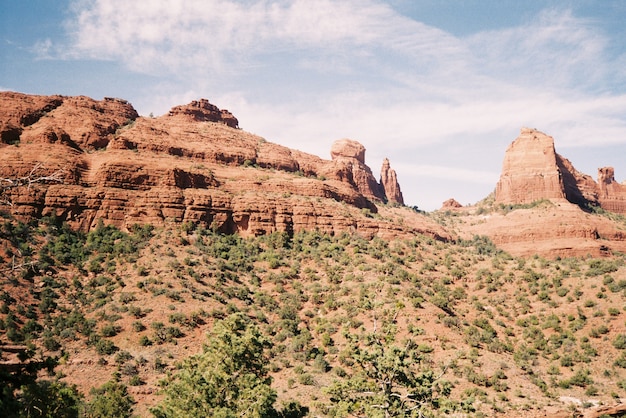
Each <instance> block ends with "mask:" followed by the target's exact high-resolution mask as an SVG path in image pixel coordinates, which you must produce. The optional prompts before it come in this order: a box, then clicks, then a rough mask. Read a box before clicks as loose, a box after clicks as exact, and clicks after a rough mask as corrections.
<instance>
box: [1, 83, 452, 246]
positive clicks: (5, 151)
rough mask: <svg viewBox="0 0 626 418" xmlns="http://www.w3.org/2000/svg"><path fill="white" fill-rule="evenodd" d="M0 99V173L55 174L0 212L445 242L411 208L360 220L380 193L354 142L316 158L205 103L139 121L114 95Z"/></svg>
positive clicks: (16, 193) (85, 223)
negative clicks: (401, 214)
mask: <svg viewBox="0 0 626 418" xmlns="http://www.w3.org/2000/svg"><path fill="white" fill-rule="evenodd" d="M1 98H2V101H1V102H0V103H1V106H0V127H2V129H3V130H2V131H0V133H1V134H2V135H3V136H2V138H7V137H8V138H13V139H15V141H16V142H13V140H11V141H4V140H3V142H2V143H0V177H14V176H25V175H28V173H29V172H30V171H31V170H33V168H34V167H38V168H37V174H38V175H48V174H50V173H59V172H61V173H62V176H63V182H62V183H51V184H34V185H32V187H29V188H17V189H11V190H9V191H8V192H6V194H5V196H4V197H5V198H7V199H8V200H9V201H10V202H11V203H12V205H11V206H7V205H4V206H3V207H2V208H1V210H3V211H10V212H12V213H13V214H14V215H15V216H18V217H22V218H29V217H41V216H46V215H56V216H59V217H60V218H61V219H65V220H67V221H68V222H69V223H70V224H72V225H74V226H75V227H77V228H82V229H84V230H88V229H90V228H92V227H94V226H95V225H96V224H97V222H98V220H103V221H104V222H105V223H110V224H114V225H116V226H118V227H121V228H129V227H131V226H132V225H133V224H136V223H152V224H155V225H159V224H163V223H167V222H183V221H191V222H196V223H202V224H204V225H206V226H210V227H214V228H216V229H218V230H221V231H224V232H229V233H230V232H238V233H240V234H242V235H244V236H245V235H260V234H267V233H271V232H274V231H287V232H295V231H298V230H303V229H317V230H320V231H323V232H328V233H339V232H341V231H355V232H357V233H360V234H362V235H364V236H369V237H371V236H381V237H382V236H385V237H389V236H399V235H402V234H407V235H410V234H413V233H415V232H421V233H425V234H428V235H430V236H433V237H435V238H439V239H448V238H451V237H450V235H449V234H448V233H447V232H446V231H445V230H444V229H443V228H441V227H440V226H438V225H436V224H435V223H434V222H432V221H430V220H429V219H427V218H425V217H423V216H421V217H420V215H417V214H411V213H410V211H409V214H408V215H407V216H414V217H416V219H415V221H411V222H409V221H407V222H406V223H405V225H402V226H399V225H397V224H396V223H394V222H392V221H391V220H385V219H383V218H382V217H378V218H369V217H367V216H365V215H364V214H363V213H362V211H361V209H364V208H366V209H369V213H372V212H378V211H379V208H378V207H377V206H376V202H380V201H383V199H382V197H384V195H382V194H381V193H380V190H379V188H378V184H377V183H376V181H375V180H373V176H372V175H371V170H370V169H369V168H368V167H367V166H366V165H365V163H364V147H363V146H362V145H360V144H358V143H356V141H351V142H349V143H347V144H344V145H347V146H344V147H343V148H342V147H338V150H339V151H338V152H339V154H337V157H336V159H335V160H324V159H322V158H319V157H317V156H314V155H311V154H306V153H303V152H300V151H297V150H291V149H289V148H286V147H283V146H280V145H277V144H272V143H270V142H268V141H265V140H264V139H263V138H261V137H258V136H256V135H252V134H249V133H247V132H245V131H242V130H240V129H234V128H233V126H236V124H233V123H227V121H228V120H229V119H228V118H226V119H225V118H224V116H223V115H224V113H223V112H222V111H220V112H219V114H220V115H221V118H222V119H220V120H218V121H216V122H215V121H211V118H212V117H213V116H217V113H216V112H217V111H216V110H215V109H217V107H215V106H213V105H210V104H209V103H208V102H207V101H203V100H201V101H198V102H193V103H192V104H190V105H188V106H179V107H176V108H174V109H173V110H172V112H170V113H169V114H167V115H164V116H162V117H158V118H144V117H137V114H136V112H135V110H134V109H133V108H132V106H131V105H130V104H128V103H126V102H124V101H121V100H117V99H105V100H103V101H95V100H92V99H88V98H84V97H61V96H53V97H40V96H27V95H22V94H18V93H2V96H1ZM42 109H47V110H45V111H44V110H42ZM20 115H21V116H20ZM29 115H30V116H29ZM33 115H34V116H33ZM207 115H213V116H207ZM133 118H134V119H133ZM233 118H234V117H233ZM25 120H27V121H28V123H29V124H26V122H24V121H25ZM225 120H226V121H225ZM234 120H236V119H234ZM129 121H130V122H129ZM96 148H97V150H96ZM348 149H351V150H352V151H350V152H349V153H348V152H347V150H348ZM335 150H337V149H335ZM87 151H88V152H87ZM381 196H382V197H381ZM385 210H387V209H385ZM417 218H419V219H417ZM407 219H408V218H407ZM409 225H412V226H409Z"/></svg>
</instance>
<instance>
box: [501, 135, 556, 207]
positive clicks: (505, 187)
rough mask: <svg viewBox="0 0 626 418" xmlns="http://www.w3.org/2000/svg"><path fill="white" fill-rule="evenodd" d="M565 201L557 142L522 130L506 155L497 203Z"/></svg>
mask: <svg viewBox="0 0 626 418" xmlns="http://www.w3.org/2000/svg"><path fill="white" fill-rule="evenodd" d="M564 198H565V191H564V185H563V178H562V174H561V171H560V170H559V167H558V165H557V157H556V152H555V150H554V140H553V139H552V137H550V136H547V135H545V134H543V133H541V132H539V131H536V130H534V129H527V128H524V129H522V131H521V133H520V136H519V137H518V138H517V139H516V140H515V141H513V143H512V144H511V145H510V146H509V147H508V148H507V150H506V153H505V154H504V162H503V163H502V173H501V175H500V181H498V184H497V186H496V203H504V204H510V203H516V204H517V203H530V202H534V201H536V200H541V199H564Z"/></svg>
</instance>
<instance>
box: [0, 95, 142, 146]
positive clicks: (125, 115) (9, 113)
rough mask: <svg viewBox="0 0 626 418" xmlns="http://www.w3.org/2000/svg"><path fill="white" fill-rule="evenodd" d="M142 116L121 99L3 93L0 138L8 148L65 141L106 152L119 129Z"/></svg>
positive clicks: (0, 108) (1, 96) (0, 109)
mask: <svg viewBox="0 0 626 418" xmlns="http://www.w3.org/2000/svg"><path fill="white" fill-rule="evenodd" d="M138 116H139V115H138V114H137V111H136V110H135V109H134V108H133V107H132V105H131V104H130V103H128V102H127V101H125V100H121V99H113V98H105V99H104V100H99V101H98V100H93V99H91V98H89V97H84V96H77V97H66V96H31V95H25V94H22V93H15V92H0V138H2V141H1V143H4V144H16V143H18V142H20V143H37V142H43V143H53V142H57V141H61V142H65V143H69V144H70V145H71V146H72V147H73V148H84V149H85V150H89V149H97V148H104V147H106V146H107V145H108V143H109V141H110V140H111V139H112V138H113V136H114V135H115V133H116V131H117V130H118V129H120V128H122V127H123V126H125V125H128V124H130V123H132V122H133V121H134V120H135V119H136V118H137V117H138ZM26 128H29V129H26ZM1 143H0V145H1Z"/></svg>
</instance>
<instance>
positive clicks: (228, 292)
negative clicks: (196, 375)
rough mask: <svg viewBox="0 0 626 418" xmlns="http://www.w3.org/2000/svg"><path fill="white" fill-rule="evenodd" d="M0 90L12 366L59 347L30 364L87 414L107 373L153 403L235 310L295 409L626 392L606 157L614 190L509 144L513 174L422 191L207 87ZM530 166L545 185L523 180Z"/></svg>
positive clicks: (597, 397) (551, 409) (514, 405)
mask: <svg viewBox="0 0 626 418" xmlns="http://www.w3.org/2000/svg"><path fill="white" fill-rule="evenodd" d="M2 94H3V95H4V96H3V98H4V100H3V101H2V104H3V106H4V110H2V112H0V114H2V124H1V127H2V129H1V131H2V144H1V145H0V160H2V165H0V179H2V180H5V182H4V183H2V186H3V189H2V195H0V197H1V198H2V203H1V206H0V212H1V213H2V215H3V218H2V220H1V228H0V260H1V261H0V272H1V274H2V276H1V279H0V280H1V282H0V286H1V288H2V289H1V290H0V292H1V293H0V295H1V303H2V304H1V306H0V344H2V345H0V355H1V356H2V358H1V359H0V361H1V363H0V377H1V378H2V379H5V381H6V382H9V381H10V380H9V378H8V377H7V376H10V375H11V374H12V373H13V374H15V373H17V372H19V371H22V372H24V373H25V372H26V370H27V366H28V365H41V366H43V365H44V364H43V363H38V361H42V360H43V359H45V358H46V357H50V358H53V359H56V363H57V364H56V367H55V368H54V373H55V374H54V375H53V376H52V377H51V376H47V375H45V374H43V373H40V375H39V380H41V381H48V380H52V381H57V380H58V382H62V383H63V384H66V385H76V392H75V393H81V394H83V395H84V400H83V401H82V404H83V405H87V406H81V407H80V408H83V409H81V411H82V412H81V414H83V415H84V416H103V415H98V414H97V413H96V412H94V411H100V412H101V411H102V409H97V407H98V406H99V405H100V406H101V404H99V403H98V402H101V401H102V399H103V398H102V396H100V395H101V393H103V392H102V391H105V389H103V388H106V387H107V385H109V386H108V387H109V388H110V387H111V386H110V385H111V382H115V384H116V385H117V384H119V385H120V387H125V388H126V389H125V390H127V392H128V395H129V396H130V397H132V399H133V401H134V403H133V404H132V410H133V412H134V413H135V414H136V415H137V416H151V415H152V414H151V412H150V411H151V410H152V408H154V407H155V406H157V405H163V402H164V401H165V399H166V398H167V397H168V396H169V395H168V393H169V392H167V388H168V387H174V386H173V385H174V384H175V382H176V381H177V380H176V379H177V377H176V376H180V375H181V373H183V372H184V366H181V364H183V363H184V361H185V359H189V358H190V356H195V355H199V354H201V353H203V350H205V351H204V352H205V353H206V352H207V351H206V350H208V348H204V349H203V347H208V346H211V344H213V343H214V342H215V340H216V338H217V335H216V334H214V330H215V329H216V328H219V327H220V326H222V324H224V323H228V321H232V320H233V318H238V316H237V315H238V314H243V317H244V318H249V320H250V323H251V324H252V325H253V326H254V327H255V329H258V331H259V335H260V337H262V339H266V340H267V341H268V342H269V344H268V345H267V346H266V347H265V349H264V351H263V353H264V354H263V357H262V360H263V361H261V364H262V366H263V367H262V369H263V372H264V371H267V373H268V374H269V376H271V378H272V382H271V387H272V388H273V389H274V390H275V391H276V396H277V400H276V402H275V406H276V409H278V410H279V411H281V414H282V415H280V416H292V417H295V416H379V415H380V416H384V412H385V408H387V409H386V410H387V412H389V410H391V408H392V406H393V407H396V406H397V405H395V404H393V405H391V404H383V403H380V402H379V401H380V399H386V400H387V401H389V402H391V401H390V400H396V401H397V400H398V399H400V400H402V402H400V401H398V402H400V403H401V404H402V405H403V408H405V411H408V412H406V413H405V416H418V413H423V414H425V415H432V416H444V415H451V416H498V415H500V416H521V417H535V416H553V417H557V416H559V417H565V416H579V415H581V414H584V415H585V416H601V415H602V414H614V415H616V414H619V413H621V412H620V411H623V410H624V409H626V402H624V399H626V329H625V323H626V313H625V309H626V305H625V304H624V297H625V295H626V266H625V258H624V251H625V250H626V247H624V242H625V241H626V240H625V236H626V235H625V234H624V232H623V231H625V230H626V219H625V218H624V217H623V215H620V214H619V213H615V212H610V211H609V210H610V208H606V209H604V206H602V205H604V203H603V202H605V201H610V202H611V205H613V206H611V208H613V209H615V208H619V207H620V206H619V205H621V203H620V202H621V200H620V199H621V198H620V196H621V195H620V193H621V188H620V187H621V186H620V185H619V184H614V183H615V182H614V179H613V181H611V182H606V181H605V183H604V184H611V186H610V189H611V190H613V191H612V192H610V193H609V194H607V195H605V197H604V198H603V199H604V200H602V199H600V198H599V197H598V199H597V201H596V202H591V201H585V202H580V201H575V202H572V201H570V200H568V198H567V197H568V196H572V194H571V191H572V190H574V189H573V188H572V187H571V184H572V183H567V182H561V183H559V182H558V179H559V178H564V176H563V174H562V173H563V171H561V174H560V175H559V174H558V173H559V172H558V171H557V172H556V173H557V174H556V175H555V176H554V177H553V180H554V179H556V180H557V181H556V182H553V181H552V180H550V181H546V182H544V183H539V182H534V183H532V182H528V181H527V182H523V181H520V180H519V179H520V178H524V177H526V178H531V179H535V180H536V179H545V178H546V176H545V173H544V172H543V170H546V172H547V171H550V170H552V171H553V166H551V165H550V164H551V163H550V164H544V163H545V161H544V162H543V163H541V164H535V165H534V166H532V168H531V169H528V170H526V171H524V170H520V169H519V167H517V168H516V167H515V165H514V164H512V163H511V162H512V161H517V162H518V163H523V161H524V160H525V159H524V158H510V157H511V154H510V153H509V154H507V156H505V164H504V167H503V178H506V179H507V182H508V183H506V184H508V185H509V186H507V187H508V189H506V188H505V187H504V186H502V184H505V182H504V181H502V180H501V183H500V184H501V185H499V186H498V187H497V188H496V194H495V196H494V197H493V198H488V199H485V200H484V201H483V202H480V203H479V204H477V205H476V206H472V207H459V206H460V205H454V204H453V203H449V205H448V206H447V207H446V209H445V210H441V211H438V212H435V213H431V214H423V213H418V212H416V211H415V210H413V209H411V208H408V207H404V206H402V202H401V199H402V194H401V191H400V186H399V184H398V182H399V181H398V179H397V176H396V174H395V172H393V171H392V170H391V168H390V164H389V161H384V162H383V168H384V169H383V173H385V174H383V175H381V179H380V180H379V181H377V180H376V179H374V177H373V175H372V172H371V170H370V169H369V167H368V166H367V165H366V164H365V147H364V146H363V145H361V144H359V143H358V142H356V141H352V140H340V141H337V142H336V143H335V144H334V145H333V148H332V150H331V160H324V159H322V158H319V157H316V156H312V155H308V154H305V153H301V152H299V151H296V150H290V149H288V148H285V147H281V146H280V145H276V144H272V143H270V142H268V141H266V140H265V139H263V138H260V137H258V136H254V135H251V134H248V133H246V132H244V131H242V130H240V129H238V121H237V119H236V118H235V117H234V116H233V115H232V114H230V113H229V112H227V111H224V110H220V109H218V108H217V107H215V106H213V105H211V104H210V103H208V102H207V101H199V102H193V103H191V104H190V105H186V106H180V107H176V108H174V109H172V111H171V112H170V113H169V114H168V115H164V116H161V117H158V118H144V117H139V116H138V115H137V114H136V112H134V110H133V109H132V106H130V104H128V103H127V102H125V101H121V100H118V99H105V100H104V101H94V100H92V99H88V98H67V97H61V96H58V97H57V96H27V95H21V94H18V93H2ZM528 132H530V131H528ZM528 132H526V131H523V132H522V136H524V135H526V136H528ZM530 137H532V135H530ZM537 142H538V143H539V144H540V145H541V146H545V145H546V143H545V141H544V142H542V141H537ZM519 148H520V147H516V149H519ZM522 148H523V147H522ZM548 148H550V147H549V143H548ZM525 149H526V151H525V152H527V153H529V154H530V155H539V154H537V153H536V152H535V151H534V150H535V148H532V147H530V148H525ZM552 149H554V145H553V143H552ZM517 155H518V157H519V155H520V154H517ZM541 155H546V154H541ZM513 157H515V155H513ZM551 158H552V157H551ZM553 158H554V161H561V165H560V166H559V165H558V163H556V162H555V165H554V167H556V168H557V169H559V170H562V167H564V165H563V163H562V161H563V160H562V157H560V156H559V157H557V154H556V153H554V157H553ZM559 158H561V159H559ZM550 161H552V160H550ZM529 167H530V166H529ZM559 167H561V168H559ZM568 170H569V171H568V173H574V171H572V170H573V169H568ZM609 171H610V170H604V171H603V172H604V173H609ZM529 173H530V174H529ZM610 173H612V171H610ZM610 173H609V174H607V175H606V176H605V177H604V178H607V176H608V177H612V174H610ZM565 177H566V176H565ZM578 178H583V177H581V176H579V177H578ZM591 181H593V180H591ZM529 184H532V185H533V186H532V187H533V188H532V190H534V191H535V192H533V193H535V194H533V196H534V197H533V199H532V200H531V201H529V202H526V201H518V200H515V199H514V198H513V197H514V196H525V195H523V194H520V193H518V192H516V190H518V188H522V189H523V188H524V187H528V185H529ZM575 184H576V185H577V186H576V187H577V190H579V191H580V190H582V189H583V187H582V186H580V184H582V183H581V182H578V183H575ZM585 184H587V185H588V188H587V189H584V190H592V189H593V187H596V186H592V185H591V183H588V182H587V183H585ZM598 184H599V183H598ZM546 185H550V187H547V186H546ZM568 185H569V186H568ZM598 187H600V186H598ZM566 189H567V190H568V191H569V192H568V193H570V194H569V195H568V194H567V193H565V190H566ZM505 190H508V191H505ZM593 190H595V189H593ZM607 190H608V189H607ZM516 193H517V194H516ZM542 193H543V194H542ZM611 193H612V194H611ZM545 194H550V195H545ZM503 196H512V197H511V198H504V197H503ZM586 196H591V195H590V194H587V195H586ZM607 196H608V197H607ZM507 199H508V200H507ZM587 203H589V205H588V204H587ZM592 203H596V205H595V206H594V205H593V204H592ZM616 212H619V211H616ZM208 352H209V353H211V352H210V351H208ZM15 353H17V354H18V355H16V354H15ZM19 355H22V358H21V359H20V358H18V357H19ZM398 359H401V360H402V362H397V361H398ZM189 361H193V360H187V362H189ZM185 364H189V363H185ZM213 366H215V367H217V366H219V365H217V366H216V365H213ZM397 370H401V371H402V374H401V375H400V374H393V373H392V376H395V377H394V378H393V379H391V381H393V384H390V385H387V384H386V383H385V382H387V380H386V378H385V377H384V376H385V375H384V373H383V372H388V373H391V371H394V373H396V372H397ZM378 372H380V373H378ZM377 373H378V374H377ZM235 374H236V373H235ZM416 382H417V383H418V384H417V386H411V385H415V384H416ZM387 386H389V387H390V388H391V389H390V391H391V392H390V393H388V396H387V397H385V396H386V395H385V393H386V392H384V391H383V390H382V389H379V388H381V387H387ZM70 387H71V386H70ZM116 387H117V386H116ZM93 388H96V389H97V388H100V392H98V391H97V390H96V391H95V392H93V391H92V389H93ZM119 390H120V392H118V395H119V393H121V392H122V390H121V389H119ZM17 393H18V394H19V392H17ZM25 393H27V394H28V393H29V392H28V391H26V392H25ZM182 395H183V396H180V397H184V396H185V394H182ZM409 395H411V396H409ZM120 397H124V398H126V399H127V398H128V397H127V396H125V395H124V396H122V395H120ZM33 402H34V401H33ZM35 404H36V402H35ZM381 405H383V406H384V405H387V406H384V407H381ZM3 406H4V405H3V404H1V403H0V408H1V407H3ZM128 410H129V408H126V411H128ZM14 412H15V411H14ZM89 414H91V415H89ZM349 414H352V415H349ZM377 414H378V415H377ZM391 415H392V416H399V414H397V413H395V414H391ZM16 416H19V414H16Z"/></svg>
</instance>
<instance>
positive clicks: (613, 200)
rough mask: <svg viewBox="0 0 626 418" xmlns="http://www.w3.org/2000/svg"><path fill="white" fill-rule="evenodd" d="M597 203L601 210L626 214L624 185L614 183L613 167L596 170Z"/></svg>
mask: <svg viewBox="0 0 626 418" xmlns="http://www.w3.org/2000/svg"><path fill="white" fill-rule="evenodd" d="M597 196H598V202H599V204H600V206H601V207H602V208H603V209H606V210H608V211H611V212H616V213H621V214H626V184H625V183H621V184H620V183H618V182H617V181H615V170H614V169H613V167H603V168H599V169H598V195H597Z"/></svg>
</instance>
